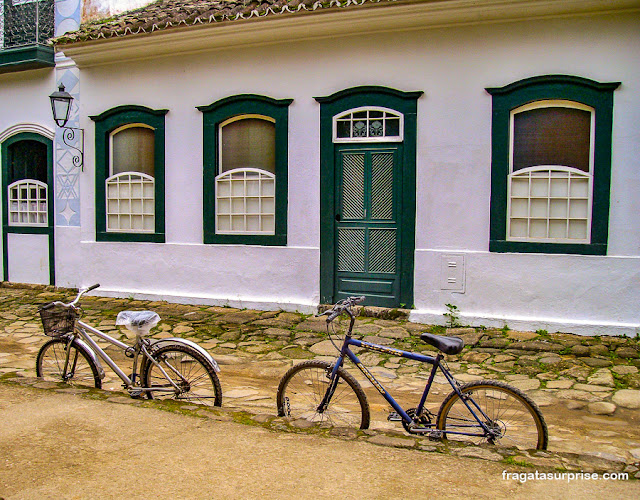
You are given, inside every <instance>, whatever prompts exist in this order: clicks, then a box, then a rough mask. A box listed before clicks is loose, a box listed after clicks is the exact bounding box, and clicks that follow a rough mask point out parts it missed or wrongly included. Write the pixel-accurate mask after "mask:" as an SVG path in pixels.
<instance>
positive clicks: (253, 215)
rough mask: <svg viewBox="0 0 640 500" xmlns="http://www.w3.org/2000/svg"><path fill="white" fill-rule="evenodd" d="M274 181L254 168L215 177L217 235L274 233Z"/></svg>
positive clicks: (237, 170)
mask: <svg viewBox="0 0 640 500" xmlns="http://www.w3.org/2000/svg"><path fill="white" fill-rule="evenodd" d="M275 182H276V178H275V175H274V174H272V173H270V172H266V171H263V170H258V169H254V168H246V169H236V170H231V171H228V172H224V173H222V174H220V175H219V176H218V177H216V233H218V234H275Z"/></svg>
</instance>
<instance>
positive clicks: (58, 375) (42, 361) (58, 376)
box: [36, 337, 102, 389]
mask: <svg viewBox="0 0 640 500" xmlns="http://www.w3.org/2000/svg"><path fill="white" fill-rule="evenodd" d="M67 350H68V351H69V362H68V364H67V368H66V371H65V363H66V360H67ZM36 375H37V376H38V377H40V378H42V379H44V380H47V381H50V382H65V383H67V384H69V385H73V386H78V387H82V386H84V387H96V388H97V389H100V388H101V387H102V379H101V378H100V375H99V373H98V367H97V366H96V364H95V363H94V362H93V360H92V359H91V356H90V355H89V354H88V353H87V352H86V351H85V349H84V348H83V347H81V346H80V345H78V344H77V343H76V342H75V341H72V342H71V344H70V345H69V341H68V339H67V338H65V337H59V338H53V339H51V340H49V341H48V342H47V343H45V344H44V345H43V346H42V347H41V348H40V351H39V352H38V356H37V357H36Z"/></svg>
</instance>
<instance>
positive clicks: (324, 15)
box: [56, 0, 640, 67]
mask: <svg viewBox="0 0 640 500" xmlns="http://www.w3.org/2000/svg"><path fill="white" fill-rule="evenodd" d="M382 10H384V15H381V11H382ZM632 11H633V12H636V11H640V0H608V1H607V2H602V1H601V0H563V1H562V2H557V1H550V0H480V1H478V0H442V1H430V2H424V1H422V2H408V3H405V2H403V3H398V4H384V6H382V5H378V6H372V7H371V8H359V9H358V8H354V9H347V10H325V11H318V12H300V13H295V14H282V15H278V16H266V17H260V18H253V19H247V20H240V21H226V22H221V23H212V24H201V25H195V26H185V27H177V28H171V29H166V30H159V31H154V32H151V33H141V34H136V35H127V36H121V37H113V38H104V39H98V40H88V41H80V42H74V43H68V44H58V45H56V51H58V52H64V54H65V56H68V57H71V58H72V59H73V60H74V61H75V62H76V64H77V65H78V66H79V67H87V66H95V65H103V64H112V63H118V62H125V61H134V60H141V59H149V58H155V57H166V56H172V55H176V54H179V55H181V56H183V55H187V54H194V53H198V52H204V51H210V50H215V49H220V48H229V47H240V46H254V45H265V44H271V43H281V42H290V41H299V40H311V39H323V38H331V37H335V36H343V35H363V34H370V33H379V32H385V31H398V30H416V29H424V28H434V27H446V26H453V25H465V24H482V23H493V22H504V21H520V20H526V19H540V18H552V17H566V16H584V15H593V14H604V13H620V12H632Z"/></svg>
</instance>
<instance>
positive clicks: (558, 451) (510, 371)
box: [0, 284, 640, 479]
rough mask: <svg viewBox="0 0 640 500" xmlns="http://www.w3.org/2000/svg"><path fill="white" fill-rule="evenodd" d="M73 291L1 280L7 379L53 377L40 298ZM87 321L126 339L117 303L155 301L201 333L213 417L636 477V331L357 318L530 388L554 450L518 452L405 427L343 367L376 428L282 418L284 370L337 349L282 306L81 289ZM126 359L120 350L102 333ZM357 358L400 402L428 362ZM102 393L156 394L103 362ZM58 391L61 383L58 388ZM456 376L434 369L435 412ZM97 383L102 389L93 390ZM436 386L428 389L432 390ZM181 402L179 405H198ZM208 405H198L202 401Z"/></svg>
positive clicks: (194, 334)
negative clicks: (248, 306) (216, 367)
mask: <svg viewBox="0 0 640 500" xmlns="http://www.w3.org/2000/svg"><path fill="white" fill-rule="evenodd" d="M74 296H75V292H74V291H72V290H65V289H53V288H51V287H30V288H25V287H13V286H8V284H4V286H2V287H0V378H1V379H2V381H3V382H7V383H12V382H19V383H25V384H30V385H34V386H36V387H41V388H55V384H49V385H47V384H44V383H43V382H39V381H38V380H37V379H35V378H34V377H35V358H36V354H37V352H38V350H39V348H40V346H41V345H42V344H43V343H44V342H45V340H46V337H45V336H44V335H43V333H42V327H41V324H40V320H39V317H38V315H37V307H36V306H37V304H42V303H45V302H48V301H51V300H65V301H69V300H70V299H71V298H73V297H74ZM82 305H83V309H84V311H85V315H84V318H83V320H84V321H86V322H87V323H89V324H92V325H94V326H97V327H98V328H99V329H101V330H102V331H104V332H106V333H108V334H110V335H113V336H115V337H116V338H120V339H121V340H123V341H126V338H127V337H126V335H125V333H124V331H121V330H119V328H118V327H116V326H115V318H116V315H117V313H118V312H119V311H121V310H142V309H151V310H154V311H156V312H158V314H160V316H161V317H162V319H163V320H162V322H161V323H160V324H159V325H158V327H156V328H155V329H154V330H153V332H155V333H153V332H152V333H153V336H154V337H156V338H163V337H169V336H179V337H184V338H189V339H191V340H193V341H196V342H198V343H199V344H200V345H201V346H203V347H204V348H206V349H207V350H208V351H209V352H210V353H211V354H212V355H213V356H214V358H215V359H216V360H217V361H218V363H219V364H220V367H221V372H220V373H219V377H220V381H221V384H222V389H223V409H215V410H211V411H210V412H209V414H208V415H209V417H210V418H214V419H235V420H236V421H242V422H244V423H249V424H252V425H262V426H265V427H268V428H271V429H273V430H276V431H281V432H318V433H319V434H323V433H329V434H331V435H338V436H340V437H343V438H344V439H366V440H368V441H370V442H373V443H376V444H380V445H384V446H397V447H398V446H399V447H406V448H416V449H420V450H423V451H425V452H439V453H449V454H457V455H460V456H470V457H476V458H483V459H487V460H493V461H502V462H504V463H505V464H508V465H525V466H534V467H537V468H542V469H545V468H547V469H562V470H576V471H587V470H592V471H602V472H606V471H618V472H626V473H627V474H628V475H629V477H630V478H633V477H635V478H636V479H640V463H639V462H640V425H638V424H639V423H640V374H639V371H638V370H639V368H640V341H639V339H637V338H619V337H608V336H601V337H581V336H576V335H571V334H563V333H547V332H545V331H538V332H520V331H512V330H509V329H508V328H504V329H502V330H493V329H491V330H489V329H480V328H450V329H445V328H444V327H435V326H428V325H420V324H414V323H408V322H406V321H404V320H402V319H396V320H389V319H380V318H376V317H359V318H358V320H357V322H356V327H355V332H356V333H357V335H359V336H361V337H362V338H364V339H365V340H367V341H370V342H374V343H377V344H382V345H388V346H390V347H396V348H400V349H404V350H413V351H420V352H422V353H426V354H429V353H431V354H434V355H435V352H434V350H433V348H432V347H431V346H429V345H427V344H425V343H423V342H422V341H420V339H419V333H421V332H424V331H431V332H433V333H441V334H445V333H446V334H449V335H457V336H460V337H462V338H463V339H464V341H465V345H466V347H465V349H464V351H463V352H462V353H460V354H459V355H457V356H447V363H448V366H449V368H450V369H451V371H452V373H454V374H455V376H456V378H457V379H458V380H459V381H461V382H468V381H473V380H481V379H494V380H495V379H497V380H505V381H507V382H508V383H510V384H511V385H513V386H515V387H517V388H519V389H521V390H523V391H524V392H526V393H527V394H528V395H529V396H530V397H531V398H532V399H533V400H534V401H535V402H536V403H537V404H538V406H539V407H540V408H541V410H542V412H543V414H544V416H545V419H546V421H547V424H548V427H549V435H550V441H549V450H548V452H536V453H531V452H518V451H514V450H512V449H497V448H495V447H487V448H485V447H458V446H455V445H453V444H452V443H451V442H449V443H447V444H445V443H440V442H433V441H429V440H428V439H427V438H421V437H416V436H410V435H408V434H406V433H404V431H403V430H402V427H401V426H400V425H399V424H398V423H394V422H388V421H387V418H386V417H387V415H388V412H389V407H388V405H387V403H386V402H385V401H384V400H383V399H382V398H381V397H380V395H379V394H378V393H377V392H376V391H375V390H374V389H373V387H372V386H371V384H370V383H369V382H368V381H367V380H366V379H365V378H364V377H363V376H362V375H361V374H360V372H359V371H357V369H356V370H355V371H354V370H353V369H352V367H348V369H349V371H350V372H351V373H353V375H354V376H355V377H356V379H357V380H358V381H359V382H360V384H361V385H362V386H363V387H364V388H365V392H366V393H367V396H368V399H369V403H370V405H371V410H372V424H371V429H370V430H368V431H365V432H356V431H355V430H352V431H347V430H345V429H326V428H320V429H317V428H314V429H309V428H307V427H308V426H307V425H306V423H305V422H300V421H293V422H290V421H287V420H286V419H283V418H277V417H276V408H275V406H276V405H275V395H276V389H277V385H278V381H279V379H280V377H281V376H282V375H283V374H284V373H285V371H286V370H287V369H288V368H289V367H290V366H292V365H293V364H295V363H297V362H299V361H302V360H305V359H324V360H333V359H334V358H335V354H336V351H335V348H334V347H333V345H332V344H331V342H330V341H329V340H328V338H327V334H326V327H325V321H324V318H318V319H316V318H314V317H309V316H304V315H301V314H296V313H289V312H280V311H268V312H264V311H253V310H237V309H231V308H223V307H211V306H197V305H182V304H170V303H166V302H149V301H138V300H131V299H113V298H104V297H85V298H84V299H83V301H82ZM99 344H100V345H101V347H103V348H105V350H106V351H107V352H108V353H109V354H110V355H111V356H112V357H113V358H114V359H115V360H116V361H117V362H118V364H120V365H121V366H129V360H127V359H126V358H125V357H124V356H123V355H122V354H121V353H119V352H116V351H115V350H114V349H112V347H110V346H109V345H107V344H105V343H104V342H99ZM361 359H362V361H363V363H364V364H365V365H367V366H368V367H370V369H371V372H372V373H373V374H374V375H375V376H376V378H378V379H379V380H380V381H381V382H382V383H383V384H384V385H385V386H386V387H387V388H388V389H389V392H391V393H392V394H393V395H394V397H396V396H397V398H396V399H398V401H399V402H400V403H401V404H402V405H403V406H405V405H406V406H405V407H412V406H416V404H417V402H418V399H419V397H420V394H421V392H422V389H423V388H424V385H425V382H426V379H427V377H428V373H429V370H430V366H427V365H423V364H421V363H418V362H416V361H412V360H406V359H403V358H399V357H393V356H389V355H386V354H381V353H374V352H366V353H364V352H363V353H362V355H361ZM104 367H105V370H106V372H107V376H106V378H105V380H104V381H103V388H104V389H106V391H101V394H102V397H104V398H108V399H110V400H112V401H114V402H117V403H123V402H129V403H131V404H157V403H155V402H147V401H144V402H143V401H140V400H133V399H129V398H128V396H126V395H125V393H123V392H122V386H121V384H120V380H119V379H118V378H117V376H116V375H115V374H114V373H113V372H111V371H110V370H109V369H108V367H106V365H104ZM57 390H60V388H57ZM450 390H451V389H450V387H449V385H448V384H447V383H446V381H445V380H444V378H442V377H436V380H435V385H434V387H433V390H432V395H433V400H432V401H431V402H430V403H428V404H427V406H428V408H429V409H431V411H433V412H434V413H437V410H438V408H439V406H440V403H441V402H442V400H443V399H444V397H445V396H446V395H447V394H448V393H449V392H450ZM91 392H92V393H93V392H95V391H91ZM432 395H431V394H430V399H431V398H432ZM191 410H193V408H192V407H182V408H181V411H191ZM196 411H197V412H199V413H198V414H199V415H202V414H203V412H202V410H197V409H196Z"/></svg>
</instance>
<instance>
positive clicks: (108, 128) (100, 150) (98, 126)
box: [89, 106, 169, 243]
mask: <svg viewBox="0 0 640 500" xmlns="http://www.w3.org/2000/svg"><path fill="white" fill-rule="evenodd" d="M168 111H169V110H167V109H150V108H147V107H144V106H117V107H115V108H112V109H109V110H107V111H105V112H103V113H101V114H99V115H95V116H90V117H89V118H91V119H92V120H93V121H94V122H95V149H96V177H95V179H96V241H127V242H153V243H164V242H165V115H166V114H167V113H168ZM127 126H140V127H141V128H145V129H152V130H153V131H154V149H153V153H154V155H153V157H154V161H153V166H154V175H153V192H154V196H153V206H154V213H153V215H154V223H153V229H152V230H151V229H149V230H147V231H146V232H137V231H135V230H125V229H120V230H114V229H111V230H108V229H107V189H106V183H107V180H108V179H109V177H111V158H110V154H111V153H110V151H111V140H112V134H113V133H114V132H117V131H118V130H123V129H124V128H126V127H127ZM140 177H141V179H139V181H140V184H141V185H142V187H143V189H144V185H145V184H147V185H148V183H149V180H148V179H143V178H142V177H143V175H141V176H140ZM130 180H131V179H130ZM143 203H144V202H143Z"/></svg>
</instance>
